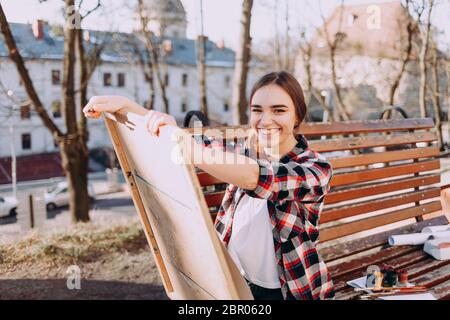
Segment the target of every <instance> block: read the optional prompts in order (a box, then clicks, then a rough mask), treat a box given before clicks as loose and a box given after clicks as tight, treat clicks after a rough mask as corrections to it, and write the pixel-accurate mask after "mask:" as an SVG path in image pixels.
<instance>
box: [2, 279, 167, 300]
mask: <svg viewBox="0 0 450 320" xmlns="http://www.w3.org/2000/svg"><path fill="white" fill-rule="evenodd" d="M0 288H1V290H0V300H15V299H20V300H28V299H29V300H42V299H44V300H49V299H56V300H67V299H88V300H94V299H100V300H119V299H120V300H123V299H127V300H168V297H167V295H166V293H165V290H164V288H163V287H162V286H157V285H153V284H145V283H130V282H119V281H101V280H84V279H82V280H81V289H80V290H77V289H74V290H69V289H67V285H66V279H43V280H36V279H13V280H0Z"/></svg>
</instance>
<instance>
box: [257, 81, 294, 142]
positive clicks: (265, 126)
mask: <svg viewBox="0 0 450 320" xmlns="http://www.w3.org/2000/svg"><path fill="white" fill-rule="evenodd" d="M296 122H297V117H296V113H295V106H294V102H293V101H292V99H291V97H290V96H289V95H288V94H287V92H286V91H284V89H282V88H281V87H279V86H278V85H276V84H270V85H267V86H264V87H262V88H260V89H258V90H257V91H256V92H255V94H254V95H253V98H252V101H251V104H250V125H251V127H252V129H254V130H256V132H257V135H258V141H259V144H260V146H262V147H267V148H269V147H271V148H273V147H274V146H277V145H280V144H283V142H285V141H287V139H289V138H290V137H292V136H293V135H294V126H295V124H296Z"/></svg>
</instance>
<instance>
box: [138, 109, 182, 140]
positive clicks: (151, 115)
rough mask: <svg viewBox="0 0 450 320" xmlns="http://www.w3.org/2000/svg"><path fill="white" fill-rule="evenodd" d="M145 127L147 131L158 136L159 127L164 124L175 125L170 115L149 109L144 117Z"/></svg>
mask: <svg viewBox="0 0 450 320" xmlns="http://www.w3.org/2000/svg"><path fill="white" fill-rule="evenodd" d="M144 123H145V128H146V129H147V131H148V132H149V133H150V134H151V135H154V136H159V128H160V127H162V126H164V125H166V124H173V125H176V122H175V121H174V120H173V119H172V118H171V116H170V115H168V114H165V113H162V112H158V111H154V110H150V111H149V112H148V113H147V115H145V119H144Z"/></svg>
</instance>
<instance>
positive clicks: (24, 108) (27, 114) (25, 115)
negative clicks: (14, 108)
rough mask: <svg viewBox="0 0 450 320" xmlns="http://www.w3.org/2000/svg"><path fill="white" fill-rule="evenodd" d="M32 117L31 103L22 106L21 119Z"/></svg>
mask: <svg viewBox="0 0 450 320" xmlns="http://www.w3.org/2000/svg"><path fill="white" fill-rule="evenodd" d="M30 118H31V110H30V105H29V104H28V105H23V106H20V119H22V120H26V119H30Z"/></svg>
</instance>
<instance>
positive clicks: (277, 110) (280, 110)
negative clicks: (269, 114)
mask: <svg viewBox="0 0 450 320" xmlns="http://www.w3.org/2000/svg"><path fill="white" fill-rule="evenodd" d="M283 112H284V110H283V109H275V110H274V113H283Z"/></svg>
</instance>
